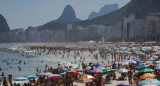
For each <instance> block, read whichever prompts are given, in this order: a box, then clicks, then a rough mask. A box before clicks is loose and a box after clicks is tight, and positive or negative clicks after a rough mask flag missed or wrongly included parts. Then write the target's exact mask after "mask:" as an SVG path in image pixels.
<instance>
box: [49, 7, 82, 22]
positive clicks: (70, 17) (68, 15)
mask: <svg viewBox="0 0 160 86" xmlns="http://www.w3.org/2000/svg"><path fill="white" fill-rule="evenodd" d="M78 21H80V19H78V18H76V13H75V11H74V9H73V8H72V6H70V5H67V6H66V7H65V8H64V10H63V12H62V15H61V16H60V17H59V18H58V19H57V20H53V21H52V22H59V23H65V24H67V23H74V22H78Z"/></svg>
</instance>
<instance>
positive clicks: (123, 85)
mask: <svg viewBox="0 0 160 86" xmlns="http://www.w3.org/2000/svg"><path fill="white" fill-rule="evenodd" d="M116 86H132V85H130V84H128V83H119V84H117V85H116Z"/></svg>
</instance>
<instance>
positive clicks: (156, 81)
mask: <svg viewBox="0 0 160 86" xmlns="http://www.w3.org/2000/svg"><path fill="white" fill-rule="evenodd" d="M148 84H154V85H160V82H159V81H158V80H156V79H146V80H143V81H141V82H139V83H138V86H143V85H148Z"/></svg>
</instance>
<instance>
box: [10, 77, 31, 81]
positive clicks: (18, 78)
mask: <svg viewBox="0 0 160 86" xmlns="http://www.w3.org/2000/svg"><path fill="white" fill-rule="evenodd" d="M13 80H14V81H27V80H28V78H26V77H17V78H14V79H13Z"/></svg>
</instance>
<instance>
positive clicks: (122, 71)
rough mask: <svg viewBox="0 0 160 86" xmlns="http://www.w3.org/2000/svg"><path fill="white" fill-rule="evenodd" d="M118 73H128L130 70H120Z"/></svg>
mask: <svg viewBox="0 0 160 86" xmlns="http://www.w3.org/2000/svg"><path fill="white" fill-rule="evenodd" d="M118 72H120V73H128V70H127V69H119V70H118Z"/></svg>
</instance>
